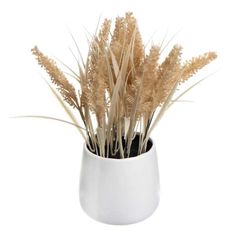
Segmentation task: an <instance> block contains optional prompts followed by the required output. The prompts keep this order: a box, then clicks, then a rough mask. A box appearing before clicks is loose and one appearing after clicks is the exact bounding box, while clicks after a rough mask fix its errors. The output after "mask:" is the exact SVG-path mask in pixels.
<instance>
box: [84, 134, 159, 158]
mask: <svg viewBox="0 0 236 236" xmlns="http://www.w3.org/2000/svg"><path fill="white" fill-rule="evenodd" d="M148 141H150V142H151V143H152V146H151V148H150V149H149V150H148V151H147V152H145V153H142V154H140V155H137V156H134V157H129V158H119V159H118V158H109V157H108V158H107V157H101V156H99V155H96V154H94V153H92V152H91V151H90V150H89V149H88V147H87V145H86V142H85V143H84V150H85V151H86V152H87V153H88V154H89V156H91V157H92V158H96V159H97V160H104V161H116V162H119V161H135V160H137V159H138V160H140V159H143V158H148V157H149V156H151V155H148V154H149V153H151V152H153V149H154V148H155V147H154V146H155V144H154V142H153V140H152V138H150V137H149V139H148Z"/></svg>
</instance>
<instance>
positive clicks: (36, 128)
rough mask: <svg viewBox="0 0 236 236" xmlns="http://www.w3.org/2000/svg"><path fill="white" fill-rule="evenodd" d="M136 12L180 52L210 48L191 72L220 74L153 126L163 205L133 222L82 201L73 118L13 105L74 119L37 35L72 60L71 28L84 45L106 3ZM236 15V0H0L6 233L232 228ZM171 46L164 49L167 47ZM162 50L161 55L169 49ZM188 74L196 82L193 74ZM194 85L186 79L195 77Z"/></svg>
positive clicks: (0, 154)
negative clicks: (52, 82)
mask: <svg viewBox="0 0 236 236" xmlns="http://www.w3.org/2000/svg"><path fill="white" fill-rule="evenodd" d="M125 10H133V11H134V13H135V15H136V16H137V17H138V19H139V25H140V30H141V32H142V35H143V38H144V41H145V42H147V41H148V39H149V38H150V37H151V35H152V33H153V32H155V31H156V34H155V36H154V38H153V42H156V41H159V40H160V39H162V38H163V37H164V35H165V33H166V31H167V30H168V32H167V38H166V42H167V41H168V40H169V39H170V38H171V37H172V36H173V34H174V33H175V32H177V31H178V30H180V29H181V31H180V32H179V34H178V35H177V36H175V38H174V39H173V41H172V43H171V44H170V46H171V45H173V43H179V44H181V45H183V46H184V53H183V56H184V58H189V57H191V56H193V55H198V54H200V53H202V52H205V51H207V50H215V51H217V52H218V54H219V57H218V59H217V61H216V62H214V63H213V64H212V65H209V66H208V67H207V68H206V69H204V70H203V71H201V73H200V74H199V75H198V76H197V77H195V78H193V79H192V82H194V81H195V80H197V79H199V78H202V77H204V76H206V75H208V74H209V73H211V72H215V71H216V73H215V74H214V75H213V76H211V77H210V78H209V79H208V80H206V81H205V82H203V83H202V84H200V85H199V86H198V87H196V88H194V89H193V90H192V91H191V93H189V94H186V96H185V97H183V99H184V100H190V101H193V102H191V103H189V102H188V103H183V102H181V103H177V104H175V106H173V107H172V108H171V109H170V110H169V111H168V113H166V115H165V116H164V117H163V120H162V121H161V123H160V125H159V127H158V128H157V129H156V130H155V131H154V133H153V134H152V138H153V139H154V141H155V142H156V146H157V153H158V164H159V171H160V183H161V200H160V204H159V206H158V209H157V210H156V211H155V212H154V214H153V215H152V216H151V217H149V218H148V219H147V220H144V221H142V222H140V223H138V224H132V225H127V226H122V227H121V226H113V225H106V224H101V223H99V222H96V221H94V220H92V219H91V218H90V217H87V216H86V215H85V214H84V212H83V210H82V209H81V207H80V204H79V191H78V185H79V175H80V167H81V158H82V150H83V140H82V138H81V137H80V135H79V133H78V132H77V130H76V129H74V128H73V127H70V126H67V125H62V124H60V123H57V122H50V121H45V120H33V119H30V120H26V119H25V120H24V119H23V120H10V119H8V118H7V117H9V116H12V115H26V114H30V115H51V116H54V117H58V118H62V119H63V118H64V119H66V120H69V118H68V117H67V116H66V114H65V113H64V111H63V110H62V108H61V107H60V105H59V104H58V102H57V101H56V99H55V98H54V97H53V95H52V94H51V92H50V90H49V89H48V88H47V86H46V84H45V83H44V81H43V80H42V79H41V75H43V76H44V77H46V75H45V73H43V72H42V70H41V68H39V67H38V65H37V64H36V62H35V61H34V59H33V58H32V56H31V54H30V48H31V47H33V46H34V45H35V44H37V45H38V46H39V48H41V49H42V50H43V51H44V52H45V53H47V54H48V55H49V56H56V57H58V58H60V59H62V60H63V61H65V62H66V63H67V64H68V65H72V67H73V68H74V69H76V63H75V62H74V59H73V57H72V56H71V54H70V52H69V50H68V47H69V46H70V47H72V48H73V49H75V47H74V45H73V42H72V40H71V38H70V35H69V33H68V31H67V26H68V27H69V28H70V30H71V31H72V33H73V34H74V35H75V37H76V39H77V41H78V43H79V46H80V48H81V50H82V51H86V49H87V42H86V39H85V34H84V32H85V30H84V28H83V27H86V29H88V30H89V31H90V32H93V31H94V29H95V25H96V23H97V19H98V18H99V15H100V13H101V14H102V16H108V17H112V18H114V17H115V16H116V15H118V14H122V13H123V12H124V11H125ZM235 22H236V14H235V1H234V0H207V1H206V0H198V1H193V0H178V1H174V0H159V1H156V0H145V1H144V0H143V1H142V0H119V1H111V0H99V1H96V0H86V1H81V0H59V1H58V0H57V1H56V0H40V1H34V0H20V1H19V0H5V1H4V0H2V1H0V26H1V27H0V87H1V89H0V90H1V91H0V113H1V114H0V121H1V122H0V235H1V236H18V235H19V236H21V235H23V236H32V235H33V236H53V235H56V236H65V235H66V236H78V235H83V236H91V235H99V236H100V235H102V236H133V235H135V236H146V235H150V236H178V235H181V236H211V235H213V236H222V235H225V236H235V235H236V226H235V222H236V200H235V199H236V148H235V146H236V145H235V140H236V122H235V121H236V113H235V101H236V93H235V91H236V90H235V88H236V69H235V68H236V67H235V65H236V60H235V58H236V56H235V52H236V27H235ZM169 48H170V47H167V49H169ZM166 52H167V51H165V52H164V53H166ZM189 84H191V82H190V83H189ZM189 84H186V86H187V85H189Z"/></svg>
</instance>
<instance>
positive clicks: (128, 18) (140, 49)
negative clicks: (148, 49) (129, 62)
mask: <svg viewBox="0 0 236 236" xmlns="http://www.w3.org/2000/svg"><path fill="white" fill-rule="evenodd" d="M125 22H126V24H127V41H128V43H130V41H131V40H132V37H133V33H134V31H135V40H134V47H133V54H134V55H133V57H134V58H133V62H134V66H135V67H136V68H137V67H138V66H140V65H141V63H142V62H143V59H144V57H145V52H144V46H143V42H142V37H141V34H140V32H139V29H138V25H137V20H136V18H135V17H134V16H133V13H132V12H127V13H126V14H125Z"/></svg>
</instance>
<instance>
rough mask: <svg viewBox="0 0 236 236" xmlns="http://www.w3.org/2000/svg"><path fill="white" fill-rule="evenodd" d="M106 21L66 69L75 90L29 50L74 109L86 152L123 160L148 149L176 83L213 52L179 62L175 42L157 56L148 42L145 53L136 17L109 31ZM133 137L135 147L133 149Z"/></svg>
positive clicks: (127, 17)
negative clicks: (85, 50)
mask: <svg viewBox="0 0 236 236" xmlns="http://www.w3.org/2000/svg"><path fill="white" fill-rule="evenodd" d="M111 23H112V22H111V20H108V19H105V20H104V22H103V23H102V25H101V29H100V30H99V31H98V33H96V34H95V35H93V36H92V38H91V41H90V46H89V51H88V56H87V59H86V60H82V65H81V64H78V66H79V71H78V72H74V70H72V69H70V68H69V69H70V71H71V72H72V73H73V74H74V76H75V77H76V79H77V81H78V82H79V84H80V86H79V87H78V88H75V87H74V86H73V85H72V84H71V83H70V82H69V81H68V79H67V78H66V76H65V75H64V73H63V72H62V71H61V70H60V69H59V68H58V66H57V65H56V63H55V62H54V61H53V60H52V59H50V58H48V57H47V56H45V55H44V54H43V53H42V52H41V51H40V50H39V49H38V48H37V47H34V48H33V49H32V53H33V55H35V56H36V59H37V61H38V63H39V65H40V66H42V67H43V68H44V69H45V70H46V72H47V73H48V74H49V76H50V78H51V81H52V83H53V84H55V85H56V88H57V89H58V91H59V92H60V94H61V97H62V98H63V99H64V101H65V102H67V103H68V104H69V105H70V106H71V107H73V108H77V110H78V111H79V115H80V117H81V118H82V120H83V123H84V127H85V131H86V134H87V137H85V138H86V142H87V145H88V148H89V149H90V151H91V152H94V153H95V154H97V155H100V156H102V157H107V158H128V157H132V156H135V155H138V154H141V153H143V152H145V151H146V150H147V146H148V145H147V143H148V139H149V136H150V133H151V132H152V130H153V128H154V127H155V126H156V125H157V124H158V122H159V121H160V119H161V118H162V117H163V115H164V114H165V111H166V110H167V109H168V108H169V107H170V106H171V105H172V104H173V103H174V101H176V100H177V99H179V97H180V96H182V94H181V95H179V96H178V97H175V98H174V94H175V91H176V89H177V87H179V86H180V85H181V84H182V83H183V82H185V81H186V80H188V79H189V78H190V77H192V76H193V75H195V74H196V73H197V72H198V70H200V69H201V68H203V67H204V66H205V65H207V64H209V63H210V62H211V61H213V60H214V59H215V58H216V57H217V56H216V53H214V52H208V53H205V54H203V55H201V56H198V57H193V58H192V59H190V60H187V61H186V62H184V63H182V62H181V55H182V47H181V46H179V45H175V46H174V47H173V48H172V49H171V51H170V52H169V54H168V56H167V57H166V58H164V60H162V58H161V52H162V50H163V49H162V46H159V45H152V46H151V47H150V49H149V53H148V54H145V47H144V45H143V42H142V38H141V34H140V31H139V29H138V25H137V20H136V19H135V17H134V16H133V14H132V13H131V12H127V13H126V14H125V16H124V17H117V18H116V21H115V27H114V30H113V31H112V30H111ZM76 46H77V43H76ZM78 50H79V49H78ZM77 62H78V61H77ZM78 63H79V62H78ZM196 84H197V83H196ZM50 86H51V85H50ZM192 87H193V86H192ZM192 87H190V88H192ZM50 88H51V89H52V87H50ZM190 88H189V89H190ZM52 91H53V90H52ZM77 91H78V93H77ZM53 92H54V91H53ZM184 93H185V92H184ZM184 93H183V94H184ZM54 94H55V92H54ZM56 96H57V98H58V99H59V101H60V102H61V103H62V100H60V98H59V97H58V96H59V95H57V94H56ZM64 108H65V109H66V111H67V113H68V114H69V115H70V117H71V118H72V122H73V124H76V127H77V128H78V127H80V126H79V125H78V124H79V122H76V118H75V116H74V115H73V114H72V112H71V111H69V110H68V108H67V107H65V106H64ZM79 130H80V132H81V131H82V130H81V129H79ZM82 135H83V133H82ZM137 137H138V140H139V141H138V147H135V148H134V141H133V140H137Z"/></svg>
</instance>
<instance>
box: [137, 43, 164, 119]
mask: <svg viewBox="0 0 236 236" xmlns="http://www.w3.org/2000/svg"><path fill="white" fill-rule="evenodd" d="M159 56H160V47H158V46H152V47H151V49H150V52H149V55H147V56H146V58H145V60H144V63H143V82H142V89H141V91H140V105H139V109H138V113H139V114H140V115H142V114H143V115H144V116H146V117H149V116H150V115H151V113H152V112H153V110H154V109H155V105H154V98H155V90H154V83H155V78H157V69H158V60H159Z"/></svg>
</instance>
